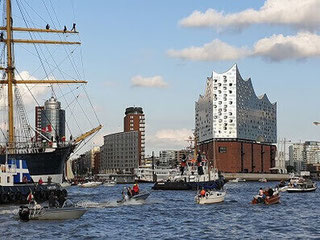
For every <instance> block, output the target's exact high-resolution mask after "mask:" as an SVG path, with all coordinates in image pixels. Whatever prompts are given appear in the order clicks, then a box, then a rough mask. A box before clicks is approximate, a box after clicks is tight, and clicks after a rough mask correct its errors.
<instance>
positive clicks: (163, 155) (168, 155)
mask: <svg viewBox="0 0 320 240" xmlns="http://www.w3.org/2000/svg"><path fill="white" fill-rule="evenodd" d="M159 163H160V165H161V166H173V165H175V163H176V151H174V150H162V151H160V152H159Z"/></svg>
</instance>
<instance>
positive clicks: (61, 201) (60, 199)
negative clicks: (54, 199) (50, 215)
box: [58, 194, 66, 207]
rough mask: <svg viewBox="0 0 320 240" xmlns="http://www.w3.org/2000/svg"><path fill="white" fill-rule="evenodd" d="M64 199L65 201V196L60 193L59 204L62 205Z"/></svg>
mask: <svg viewBox="0 0 320 240" xmlns="http://www.w3.org/2000/svg"><path fill="white" fill-rule="evenodd" d="M65 201H66V198H65V197H64V195H63V194H60V196H59V198H58V202H59V206H60V207H62V206H63V204H64V202H65Z"/></svg>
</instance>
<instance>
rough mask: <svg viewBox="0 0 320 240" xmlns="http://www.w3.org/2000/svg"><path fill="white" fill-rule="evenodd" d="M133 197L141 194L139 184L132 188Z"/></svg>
mask: <svg viewBox="0 0 320 240" xmlns="http://www.w3.org/2000/svg"><path fill="white" fill-rule="evenodd" d="M132 190H133V191H132V193H133V194H132V195H133V196H134V195H138V194H139V190H140V189H139V185H138V183H135V184H134V185H133V188H132Z"/></svg>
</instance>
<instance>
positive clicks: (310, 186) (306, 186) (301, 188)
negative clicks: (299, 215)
mask: <svg viewBox="0 0 320 240" xmlns="http://www.w3.org/2000/svg"><path fill="white" fill-rule="evenodd" d="M316 189H317V184H316V183H314V182H312V181H311V180H305V181H304V182H297V183H294V184H292V185H290V186H289V187H288V189H287V192H289V193H292V192H313V191H315V190H316Z"/></svg>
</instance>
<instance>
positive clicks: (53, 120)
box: [41, 97, 66, 142]
mask: <svg viewBox="0 0 320 240" xmlns="http://www.w3.org/2000/svg"><path fill="white" fill-rule="evenodd" d="M65 124H66V119H65V111H64V110H63V109H61V103H60V102H59V101H57V99H56V98H54V97H51V98H50V99H49V100H47V101H46V102H45V104H44V107H43V110H42V111H41V131H42V134H43V135H44V136H46V137H47V138H48V139H51V140H53V141H57V142H58V141H61V140H63V139H65V137H66V136H65V129H66V128H65Z"/></svg>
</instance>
